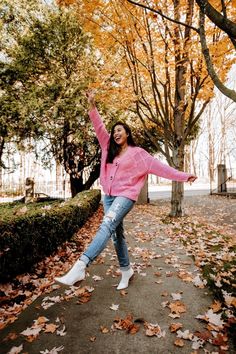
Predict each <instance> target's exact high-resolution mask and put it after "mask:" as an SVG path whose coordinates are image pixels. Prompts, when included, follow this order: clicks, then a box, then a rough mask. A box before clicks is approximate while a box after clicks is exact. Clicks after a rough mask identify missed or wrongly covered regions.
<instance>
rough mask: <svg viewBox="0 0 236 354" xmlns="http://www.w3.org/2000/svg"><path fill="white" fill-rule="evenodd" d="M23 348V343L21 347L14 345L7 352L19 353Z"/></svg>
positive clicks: (10, 353) (11, 353)
mask: <svg viewBox="0 0 236 354" xmlns="http://www.w3.org/2000/svg"><path fill="white" fill-rule="evenodd" d="M22 350H23V344H21V345H19V347H12V348H11V349H10V351H9V352H8V353H7V354H19V353H20V352H21V351H22Z"/></svg>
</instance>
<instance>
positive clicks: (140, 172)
mask: <svg viewBox="0 0 236 354" xmlns="http://www.w3.org/2000/svg"><path fill="white" fill-rule="evenodd" d="M89 116H90V119H91V121H92V123H93V126H94V129H95V131H96V135H97V138H98V141H99V144H100V146H101V149H102V159H101V171H100V184H101V185H102V187H103V190H104V193H105V194H108V195H112V196H122V197H126V198H129V199H132V200H137V199H138V196H139V193H140V191H141V188H142V187H143V185H144V182H145V177H146V176H147V175H148V174H149V173H152V174H155V175H157V176H159V177H164V178H167V179H170V180H173V181H179V182H186V181H187V180H188V178H189V177H190V174H188V173H185V172H180V171H178V170H176V169H174V168H172V167H170V166H168V165H166V164H163V163H162V162H160V161H159V160H157V159H156V158H154V157H153V156H151V155H150V154H149V153H148V152H147V151H146V150H144V149H142V148H140V147H136V146H128V149H127V150H126V152H125V153H124V154H123V155H122V156H120V157H119V156H118V157H115V159H114V160H113V163H106V159H107V151H108V144H109V139H110V135H109V133H108V132H107V130H106V128H105V126H104V124H103V122H102V119H101V117H100V115H99V113H98V111H97V109H96V108H94V109H92V110H91V111H90V112H89Z"/></svg>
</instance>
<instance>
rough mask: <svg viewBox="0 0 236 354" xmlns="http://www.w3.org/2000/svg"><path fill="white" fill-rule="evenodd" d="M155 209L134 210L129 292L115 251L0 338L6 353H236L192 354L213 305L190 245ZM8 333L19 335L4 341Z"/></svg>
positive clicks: (211, 349)
mask: <svg viewBox="0 0 236 354" xmlns="http://www.w3.org/2000/svg"><path fill="white" fill-rule="evenodd" d="M153 208H155V206H154V205H149V206H148V207H147V206H145V207H142V206H135V208H134V209H133V210H132V211H131V212H130V214H129V215H128V216H127V218H126V221H125V226H126V230H127V240H128V243H129V250H130V255H131V257H130V258H131V261H132V263H133V267H134V269H135V276H134V279H133V280H132V282H131V284H130V286H129V288H128V289H127V291H123V292H119V291H117V290H116V289H115V286H116V285H117V283H118V281H119V277H118V274H117V269H118V268H117V260H116V256H115V255H114V251H113V246H112V245H111V244H110V245H109V247H108V248H107V249H106V250H105V251H104V253H103V254H102V256H101V257H100V258H99V259H98V260H97V262H96V264H93V265H92V266H90V267H89V268H88V274H87V277H86V280H84V281H83V282H82V283H81V284H80V287H79V289H78V288H75V287H72V288H66V287H63V286H61V287H60V288H58V289H57V290H55V291H54V292H52V293H50V294H47V295H45V296H41V297H40V298H38V299H37V300H36V301H35V302H34V303H32V304H31V305H30V306H29V307H28V308H27V309H26V310H25V311H24V312H23V313H22V314H21V315H20V317H19V319H18V320H17V321H16V322H14V323H13V324H12V325H9V326H7V327H6V328H4V329H3V330H2V331H1V333H0V336H1V338H0V339H1V343H0V352H1V354H3V353H8V352H9V351H10V349H11V348H12V347H19V348H23V350H22V351H12V352H11V353H29V354H36V353H37V354H38V353H52V354H53V353H54V354H55V353H57V352H59V353H63V354H88V353H96V354H125V353H130V354H132V353H144V354H155V353H157V354H158V353H162V354H175V353H188V354H190V353H191V354H197V353H212V354H213V353H214V354H216V353H234V351H233V349H229V350H228V351H221V352H220V351H219V347H216V346H213V345H212V344H209V343H207V344H204V347H203V348H200V349H194V348H197V347H198V346H199V345H200V344H201V341H200V340H197V338H198V337H196V336H194V334H195V333H196V332H201V333H202V332H204V331H205V326H206V324H205V323H204V322H202V321H200V320H199V319H196V316H197V315H203V314H204V313H205V312H206V311H207V310H208V309H209V307H210V305H211V304H212V302H213V299H212V298H211V295H210V294H209V293H208V291H207V289H206V288H198V287H196V286H195V285H194V284H193V282H192V281H190V280H189V279H188V275H191V277H192V278H193V277H197V276H198V275H199V271H198V269H197V268H196V267H195V266H194V263H193V260H192V258H191V257H190V256H188V255H187V254H186V251H185V249H184V246H183V245H182V244H181V243H180V242H179V241H178V240H177V239H175V238H172V237H171V236H168V233H167V229H166V228H167V227H166V226H165V225H164V224H162V223H160V222H159V219H158V218H155V213H152V210H153ZM88 300H89V301H88ZM87 301H88V302H87ZM47 304H49V305H48V308H47ZM50 304H51V306H50ZM49 306H50V307H49ZM45 318H46V319H47V320H46V319H45ZM37 319H38V322H37V325H36V326H35V328H41V331H40V332H39V333H38V336H37V339H34V336H33V337H32V336H28V338H27V339H28V340H26V336H24V335H22V334H20V333H21V332H22V331H24V330H26V329H27V328H32V325H33V323H35V322H34V321H35V320H37ZM173 323H175V324H176V323H181V325H182V327H181V328H180V332H178V333H179V336H180V337H181V336H182V337H183V336H184V337H185V338H190V339H191V340H190V339H183V338H178V337H177V330H176V328H177V327H178V325H176V326H174V325H173ZM47 325H48V326H47ZM53 325H54V326H53ZM171 325H172V327H171V328H172V330H173V332H172V333H171V330H170V326H171ZM40 326H41V327H40ZM46 326H47V327H46ZM46 328H47V330H46V332H45V329H46ZM118 328H119V329H118ZM124 328H126V329H124ZM38 331H39V330H38ZM186 331H189V332H186ZM36 332H37V330H35V332H32V333H34V334H35V333H36ZM50 332H53V333H50ZM9 333H16V334H17V335H18V336H17V338H16V339H13V340H6V341H2V340H3V339H4V338H6V337H7V336H8V335H9ZM29 333H30V332H29ZM132 333H133V334H132ZM13 337H14V336H13ZM174 343H175V344H174ZM21 346H22V347H21ZM53 348H54V350H52V349H53ZM56 348H57V349H56Z"/></svg>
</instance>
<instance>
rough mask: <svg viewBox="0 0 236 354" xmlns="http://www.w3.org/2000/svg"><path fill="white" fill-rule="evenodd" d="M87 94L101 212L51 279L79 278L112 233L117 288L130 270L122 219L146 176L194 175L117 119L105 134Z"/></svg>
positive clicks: (72, 281) (125, 281)
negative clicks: (156, 153) (79, 248)
mask: <svg viewBox="0 0 236 354" xmlns="http://www.w3.org/2000/svg"><path fill="white" fill-rule="evenodd" d="M87 98H88V102H89V105H90V112H89V116H90V119H91V121H92V123H93V126H94V129H95V131H96V134H97V138H98V141H99V144H100V146H101V150H102V159H101V173H100V183H101V185H102V187H103V190H104V193H105V196H104V212H105V216H104V219H103V222H102V224H101V225H100V228H99V230H98V231H97V233H96V236H95V237H94V239H93V240H92V242H91V244H90V245H89V246H88V248H87V249H86V250H85V251H84V253H83V255H82V256H81V257H80V259H79V260H77V261H76V263H75V264H74V266H73V267H72V268H71V270H70V271H69V272H68V273H67V274H66V275H64V276H62V277H57V278H55V280H56V281H58V282H60V283H62V284H65V285H73V284H75V283H76V282H77V281H80V280H83V279H84V278H85V268H86V266H88V265H89V264H90V263H91V262H92V261H93V260H94V259H95V258H96V257H97V256H98V255H99V254H100V253H101V252H102V251H103V249H104V248H105V247H106V245H107V242H108V240H109V239H110V238H111V237H112V239H113V242H114V246H115V249H116V253H117V257H118V261H119V265H120V270H121V281H120V283H119V285H118V287H117V290H121V289H125V288H127V287H128V284H129V280H130V278H131V277H132V275H133V273H134V271H133V269H132V267H131V266H130V261H129V255H128V249H127V245H126V241H125V237H124V229H123V219H124V217H125V215H126V214H127V213H128V212H129V211H130V210H131V208H132V207H133V205H134V203H135V201H136V200H137V199H138V195H139V193H140V191H141V188H142V187H143V185H144V182H145V178H146V176H147V175H148V174H149V173H152V174H156V175H157V176H160V177H164V178H167V179H170V180H174V181H179V182H194V181H195V179H196V178H197V177H196V176H193V175H191V174H188V173H185V172H180V171H178V170H176V169H174V168H172V167H170V166H168V165H165V164H163V163H161V162H160V161H158V160H157V159H155V158H154V157H152V156H151V155H150V154H149V153H148V152H147V151H145V150H144V149H142V148H140V147H136V146H135V143H134V141H133V138H132V134H131V130H130V128H129V127H128V126H127V125H126V124H124V123H122V122H117V123H116V124H115V125H114V126H113V127H112V130H111V134H109V133H108V132H107V130H106V128H105V126H104V124H103V122H102V120H101V118H100V115H99V113H98V111H97V109H96V105H95V99H94V95H93V94H92V92H88V93H87Z"/></svg>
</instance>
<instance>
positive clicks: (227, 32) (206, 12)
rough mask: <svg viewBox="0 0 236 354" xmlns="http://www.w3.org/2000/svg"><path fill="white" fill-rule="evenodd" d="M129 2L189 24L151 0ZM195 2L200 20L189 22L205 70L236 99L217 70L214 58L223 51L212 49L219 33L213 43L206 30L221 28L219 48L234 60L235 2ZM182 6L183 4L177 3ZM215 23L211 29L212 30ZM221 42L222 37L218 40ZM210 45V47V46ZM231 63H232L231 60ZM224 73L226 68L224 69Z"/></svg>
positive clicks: (222, 89) (224, 91)
mask: <svg viewBox="0 0 236 354" xmlns="http://www.w3.org/2000/svg"><path fill="white" fill-rule="evenodd" d="M127 1H128V2H129V3H131V4H133V5H135V6H140V7H142V8H145V9H147V10H149V11H152V12H153V13H155V14H158V15H160V16H162V17H163V18H165V19H167V20H168V21H171V22H174V23H178V24H180V25H181V26H185V27H188V24H187V23H186V22H184V21H180V20H176V19H175V18H172V17H170V16H169V15H168V16H166V13H165V11H163V8H162V6H161V5H160V4H158V5H157V4H154V3H153V2H152V1H150V2H147V3H145V2H144V1H143V2H136V1H133V0H127ZM196 3H197V4H198V6H199V21H198V25H196V26H195V27H193V26H192V29H193V30H194V31H195V32H196V33H198V34H199V37H200V42H201V48H202V53H203V56H204V59H205V63H206V66H207V70H208V73H209V75H210V77H211V79H212V81H213V82H214V84H215V86H216V87H217V88H218V89H219V90H220V91H221V92H222V93H223V94H224V95H225V96H227V97H229V98H230V99H231V100H233V101H234V102H236V91H235V90H234V89H232V88H230V87H228V86H226V84H225V76H223V77H222V70H221V71H220V73H219V72H218V70H217V67H218V65H217V58H218V57H219V56H220V55H222V54H221V53H216V52H215V47H216V45H217V44H218V43H217V41H218V38H219V34H216V36H214V37H213V38H214V41H213V44H214V45H213V46H212V43H211V36H210V41H209V36H208V32H211V30H212V28H213V26H212V22H213V24H214V25H215V26H216V27H217V28H218V29H220V30H221V31H223V37H224V44H223V45H222V44H221V51H224V53H225V54H227V55H229V53H231V55H232V62H235V49H236V22H235V18H236V3H235V0H233V1H227V2H226V1H225V0H221V1H219V0H214V1H211V3H210V2H209V1H207V0H196ZM180 5H181V7H182V6H183V5H182V4H181V3H180ZM205 16H207V17H208V19H210V23H209V21H208V23H207V24H206V20H205ZM215 26H214V31H215ZM221 42H222V40H221ZM212 47H213V51H212V50H211V49H212ZM231 64H232V63H231ZM225 72H226V73H227V69H226V70H225Z"/></svg>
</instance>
